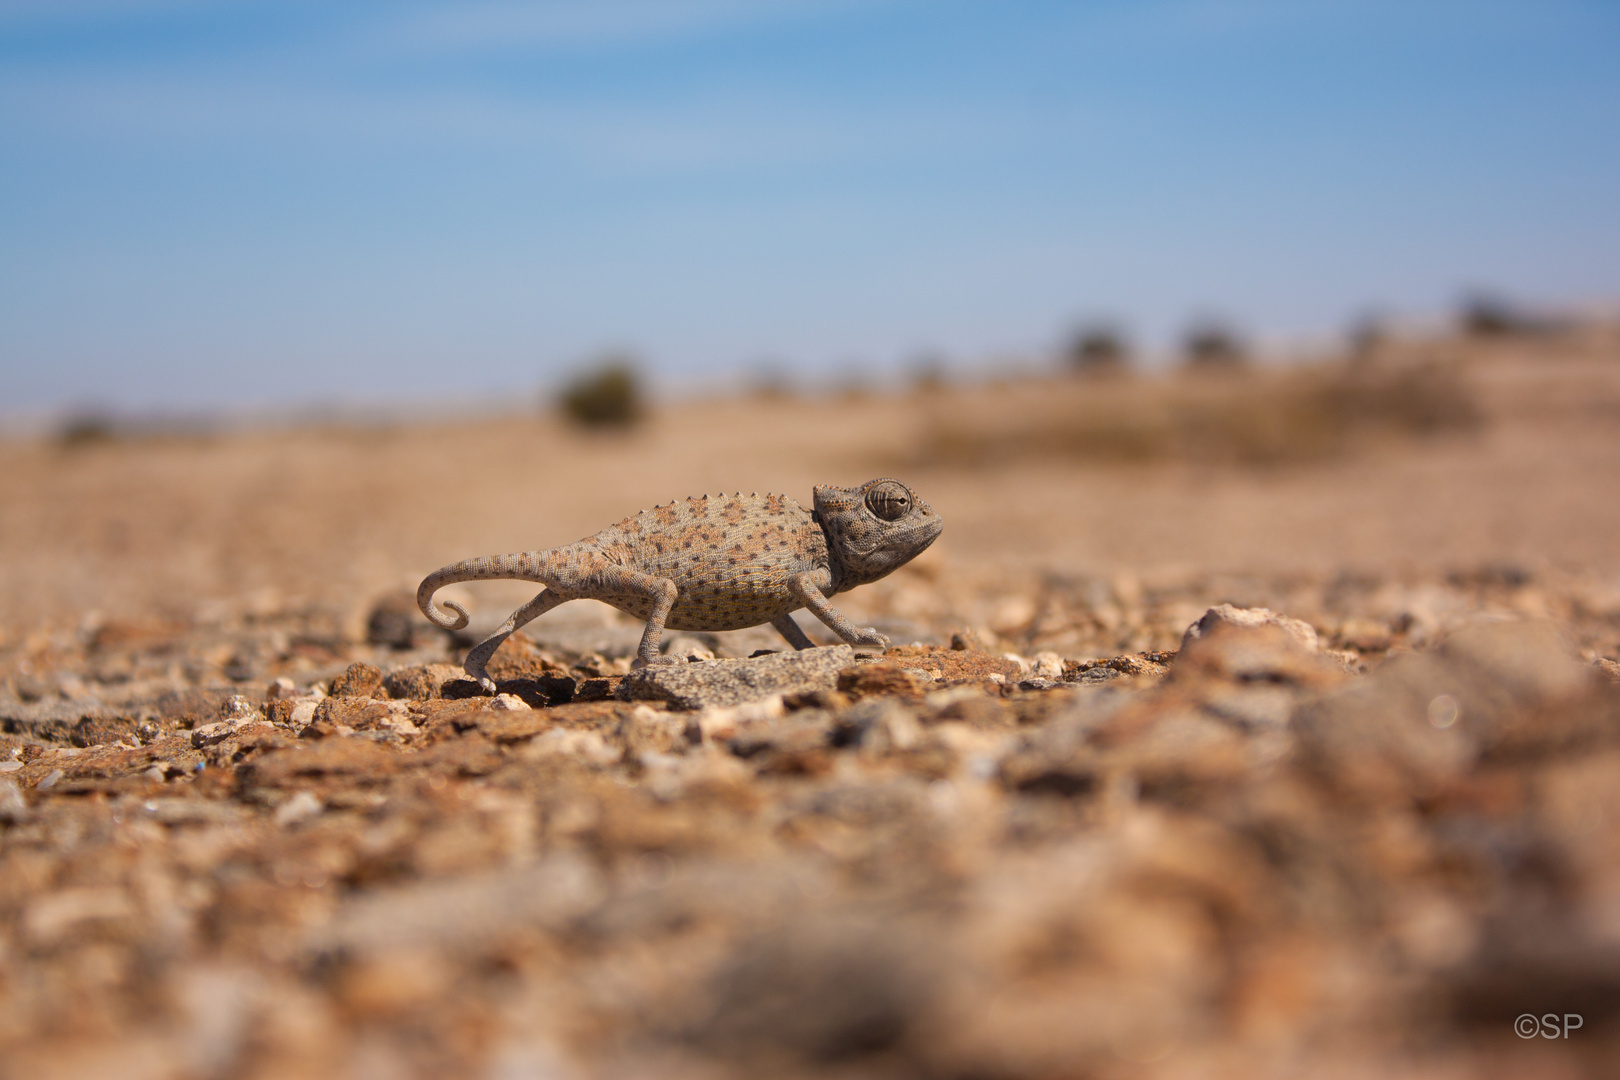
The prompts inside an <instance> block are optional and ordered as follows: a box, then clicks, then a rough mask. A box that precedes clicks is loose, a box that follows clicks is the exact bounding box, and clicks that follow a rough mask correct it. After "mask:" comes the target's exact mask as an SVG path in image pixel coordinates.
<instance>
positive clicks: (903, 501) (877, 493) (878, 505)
mask: <svg viewBox="0 0 1620 1080" xmlns="http://www.w3.org/2000/svg"><path fill="white" fill-rule="evenodd" d="M866 508H867V509H868V510H870V511H872V513H874V514H876V515H877V516H878V517H880V518H882V519H883V520H884V521H899V520H900V519H901V518H903V517H905V516H906V511H908V510H910V509H911V492H909V491H907V490H906V486H905V485H904V484H902V483H900V482H899V481H898V480H885V481H883V482H882V483H881V484H874V485H873V486H872V488H871V489H870V490H869V491H867V493H866Z"/></svg>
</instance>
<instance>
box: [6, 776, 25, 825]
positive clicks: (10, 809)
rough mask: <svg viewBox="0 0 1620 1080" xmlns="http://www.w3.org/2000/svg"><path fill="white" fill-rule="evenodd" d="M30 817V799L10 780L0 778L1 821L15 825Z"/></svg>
mask: <svg viewBox="0 0 1620 1080" xmlns="http://www.w3.org/2000/svg"><path fill="white" fill-rule="evenodd" d="M27 818H28V800H27V799H25V798H23V793H22V792H21V791H19V790H18V789H17V785H16V784H14V783H12V782H11V781H10V780H0V821H3V822H5V823H6V824H8V825H15V824H17V823H18V822H20V821H25V820H27Z"/></svg>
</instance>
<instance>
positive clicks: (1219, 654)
mask: <svg viewBox="0 0 1620 1080" xmlns="http://www.w3.org/2000/svg"><path fill="white" fill-rule="evenodd" d="M1172 674H1173V675H1174V677H1175V678H1177V679H1187V678H1200V677H1202V678H1213V679H1232V680H1236V681H1240V682H1289V683H1302V684H1305V685H1326V684H1329V683H1332V682H1334V681H1336V680H1338V679H1341V678H1343V677H1344V674H1345V671H1344V667H1343V665H1342V664H1340V663H1337V662H1335V661H1334V660H1332V659H1330V658H1328V657H1325V656H1323V655H1322V653H1321V651H1320V649H1319V647H1318V643H1317V638H1316V631H1315V630H1312V629H1311V627H1310V626H1309V625H1308V624H1306V623H1303V622H1301V621H1300V620H1298V619H1289V618H1285V617H1283V616H1280V615H1277V614H1276V613H1275V612H1271V611H1267V610H1266V609H1264V608H1234V607H1232V606H1231V605H1230V604H1222V605H1221V606H1220V607H1218V608H1211V609H1210V610H1209V611H1208V612H1206V613H1205V614H1204V617H1203V618H1202V619H1200V620H1198V622H1196V623H1194V624H1193V625H1192V626H1191V627H1189V628H1188V630H1187V633H1186V635H1185V636H1184V637H1183V638H1182V643H1181V651H1180V652H1179V653H1178V654H1177V655H1176V660H1175V664H1174V665H1173V668H1172Z"/></svg>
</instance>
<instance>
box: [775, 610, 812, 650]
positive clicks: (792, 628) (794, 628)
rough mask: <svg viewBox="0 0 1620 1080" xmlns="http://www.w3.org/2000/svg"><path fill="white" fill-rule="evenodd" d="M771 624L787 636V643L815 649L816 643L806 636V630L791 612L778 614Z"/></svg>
mask: <svg viewBox="0 0 1620 1080" xmlns="http://www.w3.org/2000/svg"><path fill="white" fill-rule="evenodd" d="M771 625H772V626H774V627H776V630H777V633H779V634H781V635H782V636H783V637H785V638H787V643H788V644H789V645H791V646H793V647H794V648H795V649H813V648H815V647H816V643H815V642H813V641H811V640H810V639H809V638H808V637H806V636H805V633H804V630H803V629H802V628H801V627H800V626H799V624H798V623H796V622H794V621H793V615H792V613H791V612H784V613H783V614H781V615H778V616H777V617H776V618H774V619H772V620H771Z"/></svg>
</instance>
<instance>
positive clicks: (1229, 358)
mask: <svg viewBox="0 0 1620 1080" xmlns="http://www.w3.org/2000/svg"><path fill="white" fill-rule="evenodd" d="M1182 352H1183V354H1184V355H1185V356H1186V360H1187V366H1188V367H1190V368H1197V369H1199V370H1204V371H1212V370H1224V369H1231V368H1239V367H1242V366H1243V365H1244V364H1245V363H1247V362H1248V350H1247V349H1245V348H1244V346H1243V341H1242V339H1240V338H1239V337H1238V336H1237V333H1236V332H1235V331H1233V330H1232V329H1230V328H1229V327H1226V326H1223V325H1221V324H1220V323H1204V324H1202V325H1199V326H1195V327H1193V328H1192V329H1191V330H1189V331H1188V332H1187V337H1186V339H1185V340H1184V341H1183V343H1182Z"/></svg>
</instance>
